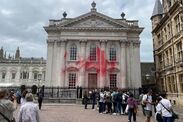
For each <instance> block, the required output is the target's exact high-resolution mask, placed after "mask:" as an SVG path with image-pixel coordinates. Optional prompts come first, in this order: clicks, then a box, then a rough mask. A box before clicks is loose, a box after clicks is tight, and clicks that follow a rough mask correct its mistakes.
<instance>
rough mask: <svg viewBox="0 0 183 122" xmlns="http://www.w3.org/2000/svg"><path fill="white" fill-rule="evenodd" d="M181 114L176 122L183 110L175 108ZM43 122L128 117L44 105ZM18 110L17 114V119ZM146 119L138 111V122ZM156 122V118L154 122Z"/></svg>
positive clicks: (111, 121) (109, 121)
mask: <svg viewBox="0 0 183 122" xmlns="http://www.w3.org/2000/svg"><path fill="white" fill-rule="evenodd" d="M175 111H177V112H179V115H180V119H179V120H178V121H176V122H182V121H183V110H182V109H181V110H179V108H175ZM39 113H40V118H41V122H127V120H128V119H127V116H126V115H117V116H115V115H110V114H99V113H98V111H97V110H92V109H91V106H88V109H84V106H82V105H75V104H74V105H63V104H46V105H43V108H42V110H41V111H40V112H39ZM17 114H18V110H17V111H16V112H15V117H16V118H17ZM144 121H145V117H144V116H143V115H142V112H141V111H140V110H138V113H137V122H144ZM151 122H154V117H152V121H151Z"/></svg>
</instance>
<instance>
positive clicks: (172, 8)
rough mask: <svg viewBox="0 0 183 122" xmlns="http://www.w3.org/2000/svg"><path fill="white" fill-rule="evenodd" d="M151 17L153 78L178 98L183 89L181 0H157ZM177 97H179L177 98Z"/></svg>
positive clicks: (182, 13) (180, 96)
mask: <svg viewBox="0 0 183 122" xmlns="http://www.w3.org/2000/svg"><path fill="white" fill-rule="evenodd" d="M151 20H152V34H153V47H154V50H153V51H154V60H155V64H156V81H157V83H158V84H159V86H160V88H161V90H165V91H167V92H168V93H169V96H170V95H172V96H170V97H171V99H173V100H177V102H180V99H181V98H182V95H183V94H182V93H183V53H182V48H183V0H163V1H162V4H161V2H160V0H156V3H155V6H154V10H153V14H152V17H151ZM179 98H180V99H179Z"/></svg>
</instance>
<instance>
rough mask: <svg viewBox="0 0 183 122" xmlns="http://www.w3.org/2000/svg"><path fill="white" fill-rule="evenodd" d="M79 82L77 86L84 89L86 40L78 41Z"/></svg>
mask: <svg viewBox="0 0 183 122" xmlns="http://www.w3.org/2000/svg"><path fill="white" fill-rule="evenodd" d="M78 60H79V62H80V63H79V67H78V68H79V82H78V84H77V85H78V86H81V87H85V85H86V84H85V61H86V40H80V53H79V59H78Z"/></svg>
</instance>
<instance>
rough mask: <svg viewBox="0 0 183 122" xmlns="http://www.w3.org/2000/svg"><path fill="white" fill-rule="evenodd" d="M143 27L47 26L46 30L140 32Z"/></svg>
mask: <svg viewBox="0 0 183 122" xmlns="http://www.w3.org/2000/svg"><path fill="white" fill-rule="evenodd" d="M143 29H144V28H111V27H59V28H57V27H48V28H47V29H46V31H47V32H50V31H64V30H71V31H125V32H137V33H141V32H142V31H143Z"/></svg>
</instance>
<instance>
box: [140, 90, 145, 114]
mask: <svg viewBox="0 0 183 122" xmlns="http://www.w3.org/2000/svg"><path fill="white" fill-rule="evenodd" d="M143 96H144V91H142V93H141V94H140V96H139V103H140V104H141V108H142V113H143V115H144V116H145V110H144V107H145V106H144V104H143V102H142V98H143Z"/></svg>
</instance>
